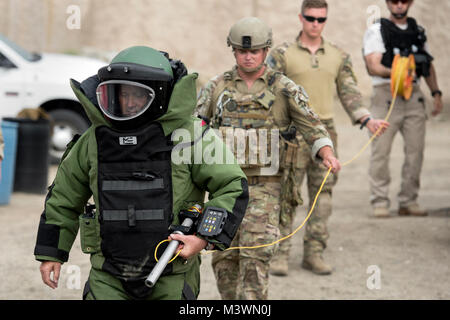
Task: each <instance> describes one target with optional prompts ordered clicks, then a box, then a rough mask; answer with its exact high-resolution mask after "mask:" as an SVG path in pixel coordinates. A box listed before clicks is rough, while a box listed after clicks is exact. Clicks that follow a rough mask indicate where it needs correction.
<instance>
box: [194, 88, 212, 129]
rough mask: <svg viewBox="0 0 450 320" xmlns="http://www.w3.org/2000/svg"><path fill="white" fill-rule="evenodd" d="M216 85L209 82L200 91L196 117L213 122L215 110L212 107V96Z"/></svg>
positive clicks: (195, 111) (195, 112)
mask: <svg viewBox="0 0 450 320" xmlns="http://www.w3.org/2000/svg"><path fill="white" fill-rule="evenodd" d="M215 88H216V84H215V83H214V82H213V81H209V82H208V83H207V84H206V85H205V86H203V87H202V88H201V89H200V92H199V94H198V97H197V106H196V108H195V110H194V115H195V116H202V117H203V118H205V117H206V118H208V119H209V120H211V119H212V118H213V115H214V108H213V107H212V106H213V104H212V95H213V92H214V89H215Z"/></svg>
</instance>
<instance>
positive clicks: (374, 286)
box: [366, 265, 381, 290]
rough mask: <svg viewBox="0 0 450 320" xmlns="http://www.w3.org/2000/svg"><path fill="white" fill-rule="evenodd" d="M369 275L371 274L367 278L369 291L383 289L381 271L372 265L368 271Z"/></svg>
mask: <svg viewBox="0 0 450 320" xmlns="http://www.w3.org/2000/svg"><path fill="white" fill-rule="evenodd" d="M366 273H367V274H370V276H369V278H367V281H366V286H367V289H369V290H380V289H381V269H380V268H379V267H378V266H377V265H370V266H368V267H367V270H366Z"/></svg>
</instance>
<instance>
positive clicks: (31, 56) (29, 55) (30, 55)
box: [0, 34, 41, 62]
mask: <svg viewBox="0 0 450 320" xmlns="http://www.w3.org/2000/svg"><path fill="white" fill-rule="evenodd" d="M0 41H3V42H4V43H5V44H6V45H7V46H9V47H10V48H11V49H13V50H14V51H15V52H17V53H18V54H19V55H20V56H21V57H22V58H24V59H25V60H28V61H30V62H34V61H39V60H41V55H40V54H38V53H34V52H28V51H27V50H25V49H24V48H22V47H21V46H19V45H17V44H16V43H14V42H12V41H11V40H9V39H8V38H6V37H4V36H3V35H1V34H0Z"/></svg>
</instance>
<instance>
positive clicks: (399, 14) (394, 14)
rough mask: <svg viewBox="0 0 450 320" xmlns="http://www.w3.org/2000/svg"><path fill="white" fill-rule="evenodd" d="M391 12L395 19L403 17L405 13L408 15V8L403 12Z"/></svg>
mask: <svg viewBox="0 0 450 320" xmlns="http://www.w3.org/2000/svg"><path fill="white" fill-rule="evenodd" d="M391 14H392V15H393V16H394V18H396V19H403V18H404V17H406V16H407V15H408V10H406V11H405V12H403V13H394V12H391Z"/></svg>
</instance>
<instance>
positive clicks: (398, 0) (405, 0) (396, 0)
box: [389, 0, 409, 4]
mask: <svg viewBox="0 0 450 320" xmlns="http://www.w3.org/2000/svg"><path fill="white" fill-rule="evenodd" d="M389 1H390V2H391V3H392V4H398V3H399V2H401V3H403V4H407V3H408V2H409V0H389Z"/></svg>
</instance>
